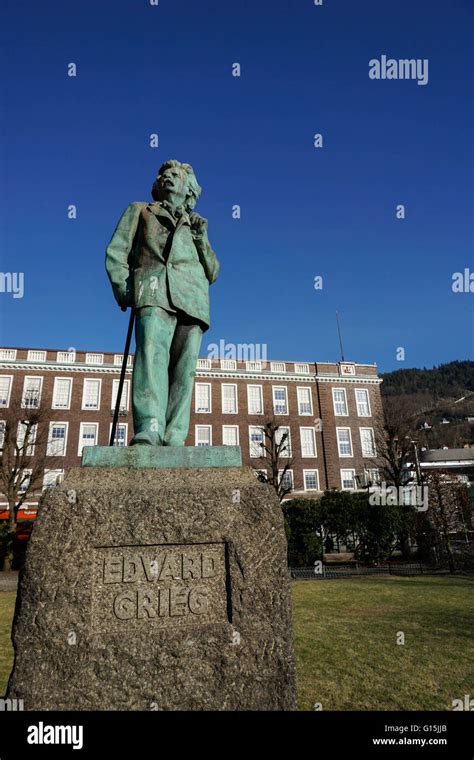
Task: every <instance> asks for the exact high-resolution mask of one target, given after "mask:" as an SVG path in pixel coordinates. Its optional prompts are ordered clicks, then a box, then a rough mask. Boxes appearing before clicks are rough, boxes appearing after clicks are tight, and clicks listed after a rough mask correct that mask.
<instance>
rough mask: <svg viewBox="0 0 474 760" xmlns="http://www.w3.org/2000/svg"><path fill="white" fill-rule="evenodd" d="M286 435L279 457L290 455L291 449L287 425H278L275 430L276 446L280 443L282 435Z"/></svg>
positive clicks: (289, 432)
mask: <svg viewBox="0 0 474 760" xmlns="http://www.w3.org/2000/svg"><path fill="white" fill-rule="evenodd" d="M284 435H286V438H285V441H284V442H283V446H282V448H281V450H280V456H281V457H285V458H286V457H291V456H292V451H291V431H290V428H289V427H286V426H283V425H280V427H279V428H278V429H277V430H275V443H276V445H277V446H279V445H280V443H281V442H282V439H283V436H284Z"/></svg>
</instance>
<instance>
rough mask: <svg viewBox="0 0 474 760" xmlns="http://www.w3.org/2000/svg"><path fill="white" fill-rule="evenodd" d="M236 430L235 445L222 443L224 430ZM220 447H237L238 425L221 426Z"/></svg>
mask: <svg viewBox="0 0 474 760" xmlns="http://www.w3.org/2000/svg"><path fill="white" fill-rule="evenodd" d="M226 429H228V430H236V431H237V433H236V442H235V443H225V441H224V430H226ZM222 445H223V446H238V445H239V426H238V425H222Z"/></svg>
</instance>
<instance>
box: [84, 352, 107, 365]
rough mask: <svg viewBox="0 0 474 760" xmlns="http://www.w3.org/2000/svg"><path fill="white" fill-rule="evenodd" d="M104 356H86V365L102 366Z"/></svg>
mask: <svg viewBox="0 0 474 760" xmlns="http://www.w3.org/2000/svg"><path fill="white" fill-rule="evenodd" d="M103 363H104V354H86V364H103Z"/></svg>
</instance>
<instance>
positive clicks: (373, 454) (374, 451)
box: [359, 427, 377, 459]
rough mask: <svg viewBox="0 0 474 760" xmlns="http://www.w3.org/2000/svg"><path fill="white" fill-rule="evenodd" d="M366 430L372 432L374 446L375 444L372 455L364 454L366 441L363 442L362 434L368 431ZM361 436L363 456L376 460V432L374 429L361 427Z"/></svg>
mask: <svg viewBox="0 0 474 760" xmlns="http://www.w3.org/2000/svg"><path fill="white" fill-rule="evenodd" d="M366 430H370V432H371V441H372V444H373V449H372V453H370V454H364V440H363V437H362V433H363V431H366ZM359 436H360V450H361V452H362V456H363V457H364V458H366V459H374V457H376V456H377V447H376V445H375V432H374V429H373V427H361V428H359Z"/></svg>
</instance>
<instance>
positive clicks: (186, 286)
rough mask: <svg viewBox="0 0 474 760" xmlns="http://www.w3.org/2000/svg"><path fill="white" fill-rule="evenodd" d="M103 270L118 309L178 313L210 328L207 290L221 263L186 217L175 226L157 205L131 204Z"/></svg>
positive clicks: (107, 254)
mask: <svg viewBox="0 0 474 760" xmlns="http://www.w3.org/2000/svg"><path fill="white" fill-rule="evenodd" d="M105 265H106V269H107V273H108V275H109V279H110V281H111V283H112V287H113V291H114V295H115V298H116V300H117V302H118V303H119V304H120V306H134V307H135V308H137V309H139V308H141V307H143V306H161V307H162V308H163V309H167V310H168V311H171V312H173V311H176V309H180V310H181V311H184V312H185V313H186V314H187V315H188V316H189V317H192V318H194V319H196V320H199V321H200V322H202V323H203V328H204V329H207V328H208V327H209V324H210V318H209V285H210V284H211V283H213V282H214V281H215V280H216V279H217V275H218V273H219V262H218V260H217V257H216V255H215V253H214V251H213V250H212V248H211V246H210V244H209V241H208V239H207V234H205V235H204V237H203V236H201V235H198V234H196V233H195V232H194V231H193V230H192V229H191V223H190V219H189V216H188V215H187V214H186V213H183V214H182V216H181V217H180V218H179V220H178V221H176V220H175V219H174V217H173V216H172V215H171V214H170V212H169V211H168V210H167V209H166V208H165V207H164V205H162V204H161V203H159V202H156V203H146V202H145V203H142V202H136V203H131V204H130V205H129V206H128V208H127V209H126V210H125V212H124V213H123V215H122V217H121V219H120V221H119V223H118V225H117V227H116V229H115V232H114V234H113V235H112V239H111V241H110V243H109V245H108V246H107V253H106V261H105Z"/></svg>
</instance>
